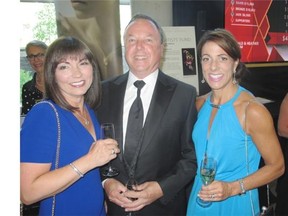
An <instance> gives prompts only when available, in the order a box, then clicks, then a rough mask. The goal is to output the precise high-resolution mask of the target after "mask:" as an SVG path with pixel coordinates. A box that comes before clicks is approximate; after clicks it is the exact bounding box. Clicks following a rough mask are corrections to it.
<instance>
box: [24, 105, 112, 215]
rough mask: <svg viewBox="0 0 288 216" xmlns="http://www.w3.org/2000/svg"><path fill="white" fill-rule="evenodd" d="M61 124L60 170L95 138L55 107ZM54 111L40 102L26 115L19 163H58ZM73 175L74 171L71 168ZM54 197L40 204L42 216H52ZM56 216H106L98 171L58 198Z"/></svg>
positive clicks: (67, 114)
mask: <svg viewBox="0 0 288 216" xmlns="http://www.w3.org/2000/svg"><path fill="white" fill-rule="evenodd" d="M54 105H55V107H56V109H57V111H58V113H59V118H60V124H61V147H60V157H59V168H60V167H63V166H67V165H68V164H69V163H71V162H73V161H75V160H77V159H78V158H80V157H82V156H83V155H85V154H87V152H88V151H89V149H90V147H91V144H92V143H93V142H94V138H93V137H92V136H91V134H90V133H89V132H88V131H87V130H86V129H85V128H84V127H83V125H82V124H81V123H80V122H79V121H78V120H77V119H76V118H75V116H74V115H73V114H72V113H71V112H70V111H67V110H65V109H63V108H61V107H59V106H58V105H56V104H54ZM86 107H87V106H86ZM87 109H88V111H89V114H90V116H91V119H92V122H93V125H94V128H95V130H96V134H100V126H99V122H98V121H97V119H96V116H95V114H94V112H93V110H92V109H90V108H89V107H87ZM56 124H57V122H56V116H55V112H54V111H53V109H52V107H51V106H50V105H49V104H47V103H38V104H37V105H35V106H34V107H33V108H32V109H31V110H30V111H29V113H28V114H27V116H26V118H25V121H24V123H23V125H22V129H21V132H20V160H21V162H28V163H29V162H31V163H52V169H54V164H55V153H56V144H57V125H56ZM71 172H74V171H73V170H72V169H71ZM51 209H52V198H47V199H44V200H42V201H41V204H40V213H39V215H40V216H41V215H51ZM55 215H56V216H60V215H62V216H64V215H65V216H68V215H71V216H72V215H81V216H82V215H83V216H84V215H85V216H90V215H91V216H92V215H93V216H105V215H106V213H105V207H104V191H103V188H102V184H101V179H100V173H99V169H98V168H96V169H93V170H91V171H89V172H87V173H86V174H85V175H84V177H83V178H80V179H79V180H78V181H76V182H75V183H74V184H72V185H71V186H70V187H68V188H67V189H65V190H64V191H63V192H60V193H59V194H57V195H56V205H55Z"/></svg>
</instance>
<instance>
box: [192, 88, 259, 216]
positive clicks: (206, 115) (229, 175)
mask: <svg viewBox="0 0 288 216" xmlns="http://www.w3.org/2000/svg"><path fill="white" fill-rule="evenodd" d="M242 91H247V90H246V89H244V88H243V87H241V86H239V88H238V90H237V92H236V94H235V95H234V96H233V98H232V99H230V100H229V101H228V102H226V103H225V104H223V105H221V106H220V108H219V109H218V111H217V113H216V115H215V118H214V121H213V123H212V126H211V128H210V137H209V138H208V139H207V132H208V125H209V120H210V113H211V111H212V106H211V95H210V96H209V97H208V98H207V100H206V101H205V103H204V104H203V106H202V108H201V110H200V111H199V113H198V119H197V122H196V124H195V126H194V130H193V133H192V138H193V140H194V144H195V149H196V156H197V163H198V164H199V165H200V163H201V160H202V158H203V157H204V153H205V149H206V145H207V155H208V157H209V156H210V157H214V158H215V159H216V160H217V170H216V176H215V180H217V181H226V182H232V181H236V180H238V179H241V178H245V177H246V176H247V166H246V151H245V150H246V149H245V131H244V130H243V129H242V127H241V125H240V122H239V120H238V118H237V115H236V112H235V109H234V106H233V103H234V102H235V100H236V99H237V98H238V96H239V95H240V93H241V92H242ZM247 141H248V142H247V143H248V145H247V146H248V161H249V173H250V174H251V173H254V172H255V171H257V170H258V167H259V162H260V153H259V151H258V150H257V148H256V145H255V144H254V143H253V141H252V139H251V137H250V136H248V137H247ZM206 142H207V144H206ZM201 187H202V182H201V178H200V170H199V167H198V170H197V174H196V177H195V181H194V185H193V188H192V191H191V194H190V198H189V202H188V209H187V215H201V216H205V215H207V216H208V215H209V216H211V215H213V216H216V215H223V216H228V215H229V216H234V215H237V216H241V215H243V216H249V215H253V210H252V208H253V209H254V215H258V214H259V212H260V209H259V198H258V190H257V189H253V190H250V191H247V192H246V194H243V195H236V196H232V197H229V198H227V199H226V200H223V201H220V202H219V201H218V202H212V205H210V206H209V207H206V208H203V207H201V206H199V205H198V204H197V203H196V198H197V194H198V192H199V191H200V189H201ZM239 187H240V186H239Z"/></svg>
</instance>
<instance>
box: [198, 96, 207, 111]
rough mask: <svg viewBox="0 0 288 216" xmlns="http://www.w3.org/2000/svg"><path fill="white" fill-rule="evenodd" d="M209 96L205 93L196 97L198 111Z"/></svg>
mask: <svg viewBox="0 0 288 216" xmlns="http://www.w3.org/2000/svg"><path fill="white" fill-rule="evenodd" d="M207 97H208V94H205V95H201V96H198V97H197V98H196V108H197V110H198V111H199V110H200V109H201V107H202V106H203V104H204V102H205V100H206V99H207Z"/></svg>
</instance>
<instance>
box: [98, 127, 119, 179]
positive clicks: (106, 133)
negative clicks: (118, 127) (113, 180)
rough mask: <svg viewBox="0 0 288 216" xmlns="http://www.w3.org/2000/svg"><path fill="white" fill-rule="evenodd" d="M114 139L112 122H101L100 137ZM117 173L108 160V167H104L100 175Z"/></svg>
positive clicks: (111, 175) (110, 175) (106, 175)
mask: <svg viewBox="0 0 288 216" xmlns="http://www.w3.org/2000/svg"><path fill="white" fill-rule="evenodd" d="M107 138H111V139H115V129H114V124H113V123H103V124H101V139H107ZM118 174H119V171H118V170H117V169H116V168H115V167H113V166H112V165H111V162H110V161H109V163H108V167H105V168H104V170H103V171H102V175H103V176H105V177H114V176H117V175H118Z"/></svg>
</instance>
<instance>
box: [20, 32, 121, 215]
mask: <svg viewBox="0 0 288 216" xmlns="http://www.w3.org/2000/svg"><path fill="white" fill-rule="evenodd" d="M44 71H45V73H44V76H45V101H44V102H40V103H38V104H36V105H35V106H34V107H33V108H32V109H31V111H30V112H29V113H28V115H27V116H26V118H25V121H24V123H23V125H22V129H21V136H20V140H21V147H20V151H21V156H20V160H21V166H20V172H21V174H20V184H21V201H22V202H23V203H24V204H32V203H35V202H38V201H41V205H40V213H39V214H40V215H51V212H52V200H53V196H54V195H56V197H55V198H56V199H55V200H56V202H55V209H54V213H55V215H94V216H95V215H101V216H104V215H106V212H105V205H104V193H103V188H102V184H101V179H100V174H99V167H100V166H102V165H104V164H106V163H107V162H109V161H110V160H112V159H114V158H115V157H116V156H117V153H119V149H118V144H117V142H116V141H115V140H113V139H105V140H101V139H99V134H100V126H99V122H98V121H97V118H96V116H95V114H94V112H93V108H95V107H96V106H97V105H98V103H99V101H100V96H101V89H100V81H99V76H98V74H99V71H98V66H97V63H96V62H95V60H94V58H93V55H92V53H91V51H90V50H89V48H88V47H87V46H86V45H85V44H84V43H83V42H81V41H80V40H78V39H76V38H73V37H61V38H59V39H57V40H55V41H54V42H53V43H52V44H51V45H50V46H49V48H48V50H47V53H46V60H45V65H44ZM49 103H50V104H49ZM51 104H52V106H51ZM53 106H54V107H55V108H56V111H57V113H58V116H59V119H60V128H61V144H60V151H59V164H58V168H57V169H54V167H55V158H56V148H57V134H58V126H57V120H56V113H55V111H54V110H53Z"/></svg>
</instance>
